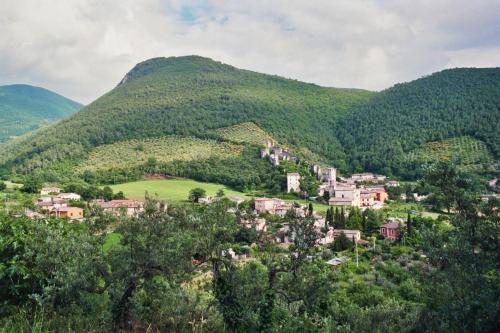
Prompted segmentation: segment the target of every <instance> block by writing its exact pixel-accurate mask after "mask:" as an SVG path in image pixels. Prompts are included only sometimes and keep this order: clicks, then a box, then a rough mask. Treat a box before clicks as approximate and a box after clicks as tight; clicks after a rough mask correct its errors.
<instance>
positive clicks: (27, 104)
mask: <svg viewBox="0 0 500 333" xmlns="http://www.w3.org/2000/svg"><path fill="white" fill-rule="evenodd" d="M81 107H82V105H81V104H79V103H77V102H75V101H72V100H70V99H68V98H66V97H63V96H61V95H58V94H56V93H54V92H52V91H50V90H47V89H43V88H39V87H34V86H30V85H25V84H14V85H7V86H0V142H2V141H6V140H8V139H9V138H11V137H15V136H19V135H22V134H24V133H26V132H29V131H32V130H34V129H37V128H39V127H43V126H47V125H49V124H51V123H53V122H55V121H57V120H59V119H62V118H65V117H67V116H69V115H70V114H72V113H73V112H75V111H77V110H79V109H80V108H81Z"/></svg>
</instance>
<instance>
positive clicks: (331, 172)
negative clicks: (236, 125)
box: [17, 141, 496, 267]
mask: <svg viewBox="0 0 500 333" xmlns="http://www.w3.org/2000/svg"><path fill="white" fill-rule="evenodd" d="M261 158H262V159H267V160H268V161H269V163H271V164H272V165H273V166H275V167H279V166H282V165H283V164H287V163H291V164H292V165H299V164H300V163H304V162H303V161H301V160H300V158H298V157H296V156H294V155H292V154H291V153H290V152H289V151H288V150H286V149H284V148H282V147H279V146H278V145H276V144H275V143H273V142H271V141H268V142H266V146H265V148H263V149H262V150H261ZM306 165H307V166H308V168H307V172H308V174H306V175H305V176H306V177H313V178H314V179H315V181H316V182H317V192H316V193H307V192H306V191H303V190H302V189H301V183H302V180H303V177H304V174H302V175H301V174H300V173H299V172H286V171H284V172H285V173H286V186H285V189H284V192H286V193H284V195H286V196H288V199H284V198H278V197H265V196H255V197H252V199H251V200H248V198H247V199H243V198H241V197H237V196H227V197H223V195H217V196H215V197H210V196H205V195H202V196H200V197H198V198H196V200H195V203H196V204H198V205H211V204H214V203H216V202H217V201H219V200H222V199H226V200H228V202H230V206H231V207H230V208H228V212H229V213H231V214H234V215H235V217H236V220H237V223H238V224H239V225H240V226H241V227H243V228H246V229H248V230H253V231H255V232H256V233H257V234H258V235H260V236H259V237H262V238H263V239H267V240H270V241H272V242H274V243H276V244H278V245H279V246H280V247H282V248H284V249H286V248H288V247H289V246H290V245H291V244H293V242H294V237H295V236H296V235H295V234H294V231H293V230H292V228H291V226H290V221H291V220H293V219H294V218H299V219H306V218H307V219H309V221H312V225H313V229H314V231H313V233H314V234H315V235H316V236H317V239H316V245H317V246H326V247H328V246H331V245H332V243H334V242H335V241H336V239H338V238H339V237H342V238H344V239H347V240H348V241H349V242H350V243H351V244H355V245H359V246H363V247H369V246H370V244H371V241H374V240H375V238H374V236H375V235H376V236H377V237H376V238H378V239H386V240H389V241H395V240H398V239H399V238H400V237H401V236H402V233H403V234H404V230H405V228H406V227H407V225H406V223H405V220H404V219H403V218H401V217H395V216H390V215H388V216H385V218H384V220H383V221H381V222H380V223H379V225H377V229H376V230H375V233H374V230H371V232H369V233H368V234H366V235H364V234H363V230H360V229H361V228H352V227H351V228H347V227H346V225H345V223H339V221H335V219H339V220H343V221H345V220H346V219H348V218H349V217H350V214H352V213H353V212H356V211H359V212H361V213H362V214H364V212H367V211H368V210H369V211H377V210H381V209H383V208H385V207H386V202H387V201H388V200H389V193H388V189H394V188H399V187H400V183H399V181H397V180H390V179H388V178H387V177H386V176H384V175H378V174H373V173H368V172H365V173H354V174H352V175H350V176H349V177H340V176H339V175H338V173H337V169H336V168H335V167H333V166H326V167H322V166H320V165H319V164H306ZM283 170H286V169H283ZM489 185H490V187H492V188H493V187H495V186H496V179H494V180H492V181H491V182H490V184H489ZM290 196H291V197H292V198H297V199H301V200H290V199H289V198H290ZM428 196H429V195H428V194H427V195H420V194H418V193H411V200H413V201H414V202H421V201H423V200H425V199H426V198H427V197H428ZM399 199H400V200H406V199H407V195H406V193H401V194H400V197H399ZM483 199H484V198H483ZM304 200H306V203H304ZM299 202H302V204H301V203H299ZM307 202H309V204H307ZM312 202H316V204H317V205H323V206H327V207H328V208H327V212H326V216H325V214H324V212H323V213H320V212H316V211H314V210H313V205H312ZM143 207H144V202H142V201H139V200H132V199H126V198H124V197H123V196H121V197H113V198H108V200H105V199H104V198H97V199H92V200H87V201H85V200H82V198H81V195H80V194H77V193H71V192H70V193H66V192H63V190H62V189H61V188H59V187H57V186H53V185H47V186H45V187H43V188H42V189H41V191H40V196H39V197H38V198H36V200H35V202H34V209H26V210H25V212H24V214H17V216H19V217H20V216H23V215H24V216H27V217H29V218H32V219H42V218H46V217H56V218H63V219H67V220H68V221H70V222H79V221H80V222H81V221H84V220H85V218H86V214H88V212H90V211H92V210H99V211H102V212H103V213H105V214H110V215H111V216H114V217H120V216H126V217H129V218H130V217H136V216H138V214H140V213H141V212H143V211H144V208H143ZM334 216H335V219H334ZM403 237H404V235H403ZM229 254H231V255H232V256H233V257H234V258H240V257H241V255H238V254H236V253H234V251H232V249H230V250H229ZM345 260H346V258H343V257H335V258H334V259H332V260H330V261H329V262H328V263H329V264H330V265H332V266H334V267H336V266H338V265H340V264H341V263H342V262H344V261H345Z"/></svg>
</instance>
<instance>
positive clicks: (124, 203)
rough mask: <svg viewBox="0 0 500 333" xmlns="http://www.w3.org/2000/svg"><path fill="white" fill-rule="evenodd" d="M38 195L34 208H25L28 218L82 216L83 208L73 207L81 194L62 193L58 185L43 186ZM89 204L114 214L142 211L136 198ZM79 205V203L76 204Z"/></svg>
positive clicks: (77, 218)
mask: <svg viewBox="0 0 500 333" xmlns="http://www.w3.org/2000/svg"><path fill="white" fill-rule="evenodd" d="M40 195H41V196H40V197H39V198H37V199H36V201H35V206H36V210H35V211H32V210H26V212H25V215H26V216H28V217H30V218H42V217H45V216H53V217H59V218H68V219H69V220H76V221H81V220H83V218H84V210H83V208H81V207H74V206H72V204H74V201H80V200H81V196H80V195H79V194H76V193H63V192H61V189H60V188H58V187H44V188H42V190H41V191H40ZM90 205H91V206H97V207H101V208H102V209H103V210H104V211H105V212H108V213H111V214H113V215H115V216H118V215H120V214H126V215H127V216H129V217H130V216H134V215H136V214H138V213H139V212H141V211H142V206H143V204H142V202H140V201H136V200H111V201H104V200H102V199H98V200H93V201H91V202H90ZM78 206H80V205H78Z"/></svg>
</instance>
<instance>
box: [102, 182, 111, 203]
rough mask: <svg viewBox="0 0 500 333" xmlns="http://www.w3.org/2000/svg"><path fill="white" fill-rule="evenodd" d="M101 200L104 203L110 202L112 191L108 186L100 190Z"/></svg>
mask: <svg viewBox="0 0 500 333" xmlns="http://www.w3.org/2000/svg"><path fill="white" fill-rule="evenodd" d="M102 198H103V199H104V201H111V200H113V189H112V188H111V187H109V186H104V188H103V189H102Z"/></svg>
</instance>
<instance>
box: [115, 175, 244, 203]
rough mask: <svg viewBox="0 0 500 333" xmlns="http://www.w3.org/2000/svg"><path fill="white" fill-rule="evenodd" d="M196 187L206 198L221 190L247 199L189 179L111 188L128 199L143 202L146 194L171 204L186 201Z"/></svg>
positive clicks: (226, 190) (235, 193) (240, 194)
mask: <svg viewBox="0 0 500 333" xmlns="http://www.w3.org/2000/svg"><path fill="white" fill-rule="evenodd" d="M196 187H201V188H203V189H204V190H205V191H206V192H207V196H214V195H215V194H216V193H217V191H218V190H220V189H223V190H224V193H225V195H226V196H228V197H231V196H236V197H241V198H249V197H248V196H247V195H246V194H245V193H243V192H238V191H234V190H231V189H229V188H227V187H226V186H224V185H220V184H214V183H202V182H197V181H195V180H190V179H162V180H143V181H137V182H130V183H125V184H119V185H113V186H111V188H112V189H113V191H114V192H118V191H123V193H124V194H125V196H126V197H127V198H129V199H137V200H143V199H144V195H145V193H146V192H148V194H150V195H158V198H159V199H161V200H166V201H171V202H181V201H186V200H187V198H188V196H189V191H191V190H192V189H193V188H196Z"/></svg>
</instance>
